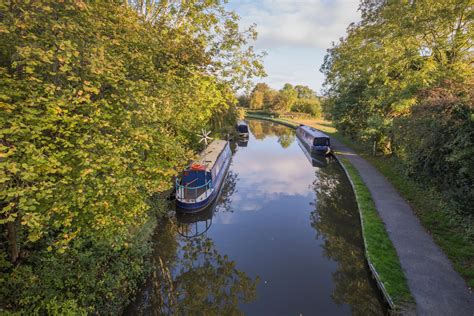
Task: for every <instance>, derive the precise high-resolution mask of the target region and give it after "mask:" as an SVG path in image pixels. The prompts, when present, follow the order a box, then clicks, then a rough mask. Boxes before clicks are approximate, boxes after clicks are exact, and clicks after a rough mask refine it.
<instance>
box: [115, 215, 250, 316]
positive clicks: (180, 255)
mask: <svg viewBox="0 0 474 316" xmlns="http://www.w3.org/2000/svg"><path fill="white" fill-rule="evenodd" d="M175 236H176V227H175V223H174V222H173V221H168V222H166V223H164V224H163V225H162V226H161V227H160V229H159V231H158V233H157V235H156V238H155V255H154V256H153V258H152V262H151V263H152V266H153V270H152V272H151V277H150V278H149V279H148V281H147V284H146V285H145V287H144V289H143V290H142V291H141V292H140V294H139V296H138V297H137V298H136V300H135V302H134V303H133V304H131V305H130V306H129V307H128V308H127V310H126V311H125V313H124V314H125V315H236V314H239V306H238V303H239V302H249V301H251V300H253V299H255V297H256V285H257V282H258V279H257V280H253V279H251V278H250V277H248V276H247V275H246V274H245V273H244V272H242V271H239V270H238V269H237V268H236V264H235V262H234V261H232V260H230V259H229V258H228V257H227V256H225V255H221V254H220V253H219V252H218V251H217V249H216V247H215V245H214V243H213V241H212V240H211V239H209V238H207V237H206V236H205V235H200V236H198V237H195V238H185V239H176V238H175Z"/></svg>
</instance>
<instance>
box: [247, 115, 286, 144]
mask: <svg viewBox="0 0 474 316" xmlns="http://www.w3.org/2000/svg"><path fill="white" fill-rule="evenodd" d="M248 125H249V128H250V131H251V132H252V135H253V136H254V137H255V138H256V139H259V140H264V139H265V138H266V137H268V136H277V137H278V143H279V144H280V145H281V147H282V148H288V147H289V146H290V145H291V144H292V143H293V142H294V141H295V132H294V131H293V130H292V129H291V128H288V127H286V126H283V125H280V124H276V123H271V122H262V121H258V120H250V121H249V122H248Z"/></svg>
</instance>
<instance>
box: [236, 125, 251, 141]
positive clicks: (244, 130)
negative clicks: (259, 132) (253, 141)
mask: <svg viewBox="0 0 474 316" xmlns="http://www.w3.org/2000/svg"><path fill="white" fill-rule="evenodd" d="M237 132H238V133H239V137H243V138H247V137H249V127H248V125H247V123H246V122H244V121H239V122H238V123H237Z"/></svg>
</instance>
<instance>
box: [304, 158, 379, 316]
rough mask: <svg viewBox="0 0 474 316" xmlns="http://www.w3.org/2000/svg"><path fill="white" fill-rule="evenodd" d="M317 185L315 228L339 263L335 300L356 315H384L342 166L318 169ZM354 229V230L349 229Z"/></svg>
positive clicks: (313, 218)
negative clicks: (349, 307) (367, 262)
mask: <svg viewBox="0 0 474 316" xmlns="http://www.w3.org/2000/svg"><path fill="white" fill-rule="evenodd" d="M316 173H317V177H316V178H315V180H314V182H313V185H314V191H315V193H316V197H315V202H314V204H313V205H314V206H315V209H314V211H312V212H311V215H310V217H311V226H313V227H314V228H315V230H316V233H317V238H322V239H323V240H324V244H323V245H322V247H323V249H324V255H325V256H327V257H328V258H330V259H332V260H335V261H336V262H338V264H339V265H338V268H337V271H336V272H334V273H333V274H332V276H333V280H334V284H335V289H334V291H333V293H332V295H331V296H332V298H333V299H334V301H335V302H336V303H338V304H348V305H350V306H351V312H352V314H354V315H380V314H384V311H385V310H384V309H385V307H384V303H383V302H382V300H381V297H380V295H374V293H377V292H378V290H377V288H376V285H375V284H374V282H369V280H370V279H371V276H370V273H369V271H368V268H367V266H366V262H365V257H364V248H363V240H362V235H361V230H360V223H359V216H358V213H357V210H356V208H355V205H356V201H355V197H354V195H353V194H352V192H351V187H350V184H349V183H348V181H347V180H346V179H345V176H344V174H343V173H342V170H341V167H340V166H339V165H338V164H331V165H330V166H329V167H328V168H326V169H324V170H319V171H318V170H317V171H316ZM348 227H352V229H347V228H348Z"/></svg>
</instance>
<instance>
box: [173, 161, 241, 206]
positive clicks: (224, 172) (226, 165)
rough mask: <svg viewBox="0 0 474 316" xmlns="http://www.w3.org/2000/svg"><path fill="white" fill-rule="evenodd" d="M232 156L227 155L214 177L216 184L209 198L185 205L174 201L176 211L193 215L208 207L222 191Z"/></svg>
mask: <svg viewBox="0 0 474 316" xmlns="http://www.w3.org/2000/svg"><path fill="white" fill-rule="evenodd" d="M231 158H232V155H229V157H228V158H227V159H226V160H225V162H224V165H223V167H222V169H221V171H220V172H219V175H218V176H217V177H216V182H215V184H214V188H213V190H212V192H211V194H209V196H208V197H207V198H205V199H203V200H202V201H199V202H192V203H186V202H183V201H180V200H178V199H176V202H175V203H176V210H177V211H178V212H181V213H195V212H200V211H202V210H203V209H205V208H206V207H208V206H209V205H211V204H212V203H213V202H214V201H215V200H216V199H217V197H218V196H219V195H220V192H221V190H222V186H223V183H224V179H225V178H226V176H227V171H228V169H229V166H230V161H231Z"/></svg>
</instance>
